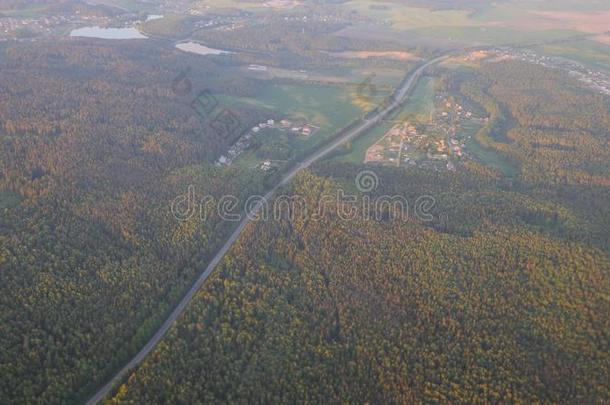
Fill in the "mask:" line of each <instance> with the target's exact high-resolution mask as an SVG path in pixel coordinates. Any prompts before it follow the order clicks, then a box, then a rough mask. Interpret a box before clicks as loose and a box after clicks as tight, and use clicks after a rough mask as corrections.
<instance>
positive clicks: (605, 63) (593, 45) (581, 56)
mask: <svg viewBox="0 0 610 405" xmlns="http://www.w3.org/2000/svg"><path fill="white" fill-rule="evenodd" d="M609 26H610V23H609ZM534 49H535V50H536V51H538V52H541V53H545V54H547V55H551V56H561V57H564V58H568V59H572V60H574V61H577V62H580V63H582V64H585V65H588V66H591V67H593V68H595V69H601V70H605V71H606V72H610V46H608V45H604V44H601V43H598V42H594V41H576V42H566V43H561V44H553V45H544V46H540V47H537V48H534Z"/></svg>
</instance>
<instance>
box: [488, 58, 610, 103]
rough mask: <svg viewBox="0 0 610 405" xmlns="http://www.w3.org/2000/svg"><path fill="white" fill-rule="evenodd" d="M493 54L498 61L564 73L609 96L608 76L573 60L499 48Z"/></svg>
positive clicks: (609, 82) (609, 84) (609, 77)
mask: <svg viewBox="0 0 610 405" xmlns="http://www.w3.org/2000/svg"><path fill="white" fill-rule="evenodd" d="M494 54H495V55H496V57H497V58H498V59H500V60H501V59H514V60H520V61H522V62H527V63H533V64H536V65H540V66H544V67H547V68H551V69H560V70H563V71H566V72H568V74H569V75H570V76H572V77H574V78H576V79H577V80H579V81H580V82H582V83H584V84H585V85H586V86H587V87H589V88H590V89H592V90H594V91H596V92H598V93H602V94H605V95H610V75H609V74H608V73H605V72H601V71H598V70H594V69H591V68H588V67H586V66H584V65H582V64H581V63H578V62H575V61H573V60H569V59H565V58H560V57H556V56H542V55H539V54H537V53H536V52H534V51H531V50H527V49H514V48H499V49H497V50H495V51H494Z"/></svg>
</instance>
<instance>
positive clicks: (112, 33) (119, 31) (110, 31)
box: [70, 27, 147, 39]
mask: <svg viewBox="0 0 610 405" xmlns="http://www.w3.org/2000/svg"><path fill="white" fill-rule="evenodd" d="M70 36H71V37H86V38H102V39H144V38H147V37H146V36H145V35H143V34H142V33H141V32H140V31H138V30H137V29H136V28H133V27H131V28H102V27H82V28H78V29H75V30H72V31H71V32H70Z"/></svg>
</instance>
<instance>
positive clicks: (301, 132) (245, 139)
mask: <svg viewBox="0 0 610 405" xmlns="http://www.w3.org/2000/svg"><path fill="white" fill-rule="evenodd" d="M319 129H320V128H319V127H317V126H315V125H313V124H310V123H307V122H302V121H292V120H289V119H286V118H284V119H281V120H277V121H276V120H275V119H271V118H270V119H268V120H266V121H264V122H261V123H259V124H257V125H255V126H254V127H252V128H251V129H250V130H248V131H247V132H246V133H245V134H244V135H242V136H241V137H240V138H239V139H238V140H237V142H235V143H234V144H233V146H231V147H230V148H229V150H228V151H227V153H226V154H225V155H222V156H220V157H219V158H218V160H217V161H216V165H218V166H229V165H231V164H233V162H234V161H235V159H237V158H238V157H239V156H240V155H241V154H242V153H243V152H244V151H246V150H247V149H248V148H249V147H250V146H251V144H252V140H253V139H254V138H255V137H256V136H257V135H259V134H262V133H265V131H267V132H270V133H272V131H279V132H283V133H287V134H290V135H292V136H298V137H304V138H308V137H310V136H312V135H313V134H315V133H316V132H317V131H318V130H319ZM274 167H275V165H274V164H273V163H272V161H271V160H265V161H263V162H262V164H260V166H259V169H260V170H262V171H270V170H272V169H273V168H274Z"/></svg>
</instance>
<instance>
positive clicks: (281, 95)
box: [218, 83, 386, 167]
mask: <svg viewBox="0 0 610 405" xmlns="http://www.w3.org/2000/svg"><path fill="white" fill-rule="evenodd" d="M385 95H386V94H382V93H378V94H375V95H370V97H371V98H373V100H372V101H371V104H376V101H375V100H374V99H376V98H378V99H379V100H381V98H383V97H384V96H385ZM368 96H369V95H367V97H368ZM218 100H219V102H221V103H223V104H225V105H227V106H232V105H246V106H250V107H256V108H259V109H262V110H268V111H269V116H270V117H272V116H273V117H276V118H287V119H289V120H292V121H297V120H298V121H305V122H307V123H309V124H312V125H315V126H317V127H319V128H320V129H319V130H318V131H316V132H315V133H314V134H313V135H311V136H309V137H303V136H292V135H289V136H288V140H289V141H288V145H289V147H290V148H291V149H292V150H294V151H296V152H298V151H304V150H309V149H311V148H313V147H314V145H315V144H317V143H318V142H320V141H321V140H323V139H324V138H326V137H328V136H329V135H331V134H333V133H335V132H336V131H337V130H339V129H341V128H342V127H344V126H346V125H347V124H349V123H350V122H351V121H353V120H354V119H357V118H359V117H361V116H362V115H363V114H364V112H365V109H364V108H363V107H362V106H361V104H362V103H361V102H360V101H359V97H358V94H357V92H356V91H355V89H352V88H343V87H335V86H314V85H306V84H303V85H300V84H271V83H270V84H269V85H268V86H266V87H265V88H264V89H263V90H262V91H261V92H260V93H259V94H258V95H257V96H256V98H250V97H228V96H219V97H218ZM269 136H270V135H265V134H264V133H263V131H261V135H259V136H257V138H260V139H261V140H263V141H264V140H265V138H267V140H268V139H269ZM258 160H259V159H256V157H255V156H254V154H253V153H245V154H244V155H242V156H241V157H240V158H239V159H238V161H237V163H238V164H243V165H246V166H248V167H251V166H252V165H255V164H256V162H257V161H258Z"/></svg>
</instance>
